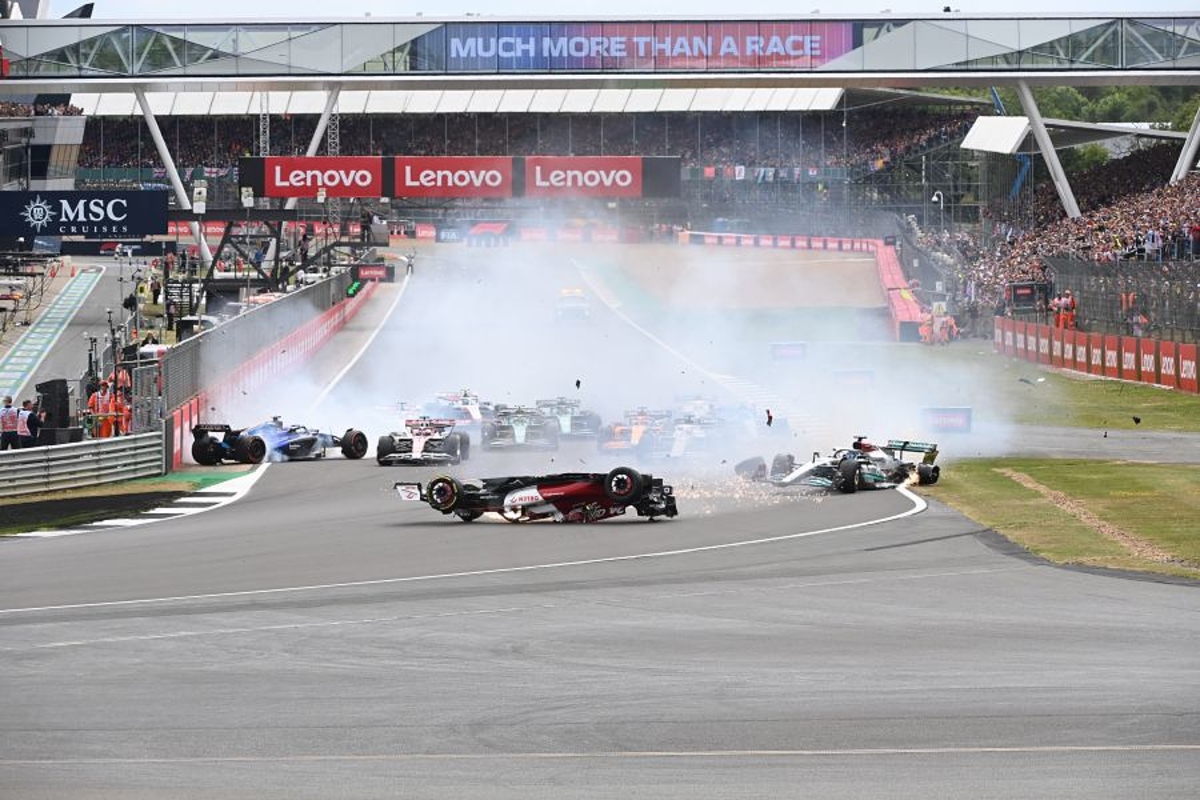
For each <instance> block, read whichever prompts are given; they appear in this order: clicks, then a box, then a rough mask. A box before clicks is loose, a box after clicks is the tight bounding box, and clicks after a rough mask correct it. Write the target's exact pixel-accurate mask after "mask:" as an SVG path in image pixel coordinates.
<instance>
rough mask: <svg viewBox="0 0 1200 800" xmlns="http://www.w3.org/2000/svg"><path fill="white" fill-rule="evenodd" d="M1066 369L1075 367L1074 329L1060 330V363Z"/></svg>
mask: <svg viewBox="0 0 1200 800" xmlns="http://www.w3.org/2000/svg"><path fill="white" fill-rule="evenodd" d="M1057 366H1062V367H1065V368H1066V369H1075V331H1071V330H1065V331H1063V332H1062V364H1061V365H1057Z"/></svg>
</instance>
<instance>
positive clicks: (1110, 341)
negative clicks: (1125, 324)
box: [1104, 335, 1121, 378]
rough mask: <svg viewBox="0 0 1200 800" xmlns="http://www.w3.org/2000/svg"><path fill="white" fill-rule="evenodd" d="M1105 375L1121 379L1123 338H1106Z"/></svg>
mask: <svg viewBox="0 0 1200 800" xmlns="http://www.w3.org/2000/svg"><path fill="white" fill-rule="evenodd" d="M1104 374H1105V375H1107V376H1108V377H1110V378H1119V377H1121V337H1120V336H1109V335H1105V337H1104Z"/></svg>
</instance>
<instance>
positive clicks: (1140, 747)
mask: <svg viewBox="0 0 1200 800" xmlns="http://www.w3.org/2000/svg"><path fill="white" fill-rule="evenodd" d="M1197 751H1200V744H1198V743H1195V742H1184V743H1164V744H1096V745H1087V744H1084V745H1012V746H1009V747H1002V746H995V747H861V748H860V747H849V748H843V749H836V748H829V749H824V750H816V749H814V750H590V751H589V750H582V751H564V752H558V753H552V752H544V751H543V752H531V753H528V752H527V753H363V754H361V755H329V754H322V753H294V754H291V755H278V756H178V757H170V756H164V757H161V758H154V757H138V758H5V759H0V767H15V766H21V767H30V766H46V767H53V766H73V765H88V764H90V765H105V764H113V765H121V764H277V763H287V762H305V763H314V762H316V763H319V762H331V763H338V762H351V763H352V762H367V761H566V760H570V759H596V760H612V761H622V760H635V759H639V760H641V759H660V758H669V759H693V758H709V759H718V758H719V759H739V758H806V759H807V758H856V757H864V756H866V757H872V758H878V757H879V756H973V755H985V756H986V755H1054V754H1061V755H1073V754H1076V753H1079V754H1087V753H1189V752H1197Z"/></svg>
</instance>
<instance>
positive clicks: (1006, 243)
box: [914, 145, 1200, 303]
mask: <svg viewBox="0 0 1200 800" xmlns="http://www.w3.org/2000/svg"><path fill="white" fill-rule="evenodd" d="M1176 158H1178V150H1177V148H1176V147H1173V146H1170V145H1165V146H1159V147H1154V148H1150V149H1147V150H1144V151H1139V152H1138V153H1135V154H1133V155H1130V156H1127V157H1126V158H1123V159H1120V160H1117V161H1114V162H1110V163H1109V164H1106V165H1104V166H1103V167H1100V168H1096V169H1092V170H1088V171H1085V172H1083V173H1080V174H1078V175H1075V176H1072V178H1071V187H1072V190H1073V191H1074V193H1075V197H1076V199H1077V201H1078V202H1079V206H1080V210H1081V211H1082V212H1083V213H1082V216H1080V217H1078V218H1075V219H1071V218H1069V217H1067V216H1066V215H1065V213H1064V212H1063V210H1062V206H1061V203H1060V202H1059V199H1058V195H1057V193H1056V192H1055V190H1054V187H1053V186H1052V185H1048V184H1044V185H1040V186H1039V187H1038V188H1037V190H1036V192H1035V197H1036V200H1035V202H1034V204H1033V205H1034V212H1033V214H1032V215H1026V216H1024V217H1023V218H1022V219H1023V220H1024V221H1023V223H1021V224H1017V223H1016V222H1014V221H1013V220H1014V219H1015V218H1006V217H1004V216H1003V215H1000V216H997V217H993V218H992V219H991V220H990V225H991V231H990V233H991V237H990V238H991V239H992V244H991V245H990V246H986V247H985V246H984V244H983V242H982V240H981V239H980V238H979V237H977V236H973V235H970V234H968V233H965V232H962V231H959V232H956V233H953V234H951V233H950V232H948V231H945V230H943V231H924V232H920V234H919V235H918V243H919V244H920V245H921V246H922V247H923V248H925V249H926V250H927V251H929V252H932V253H934V254H936V257H939V258H941V259H943V264H944V265H945V266H946V267H948V268H951V269H957V271H958V274H957V277H958V279H959V285H960V290H961V291H962V292H963V293H964V295H965V296H969V297H977V298H981V299H982V301H983V302H986V303H995V302H998V301H999V299H1000V297H1001V296H1002V293H1003V289H1004V286H1005V285H1006V284H1008V283H1011V282H1013V281H1023V280H1043V279H1045V278H1046V274H1045V271H1044V259H1047V258H1072V259H1080V260H1085V261H1093V262H1097V263H1113V262H1117V261H1122V260H1128V261H1153V262H1170V261H1180V260H1192V259H1196V258H1200V176H1196V175H1192V176H1189V177H1187V178H1185V179H1184V180H1182V181H1180V182H1178V183H1176V184H1174V185H1168V180H1169V179H1170V174H1171V170H1172V168H1173V167H1174V164H1175V159H1176ZM914 224H915V223H914Z"/></svg>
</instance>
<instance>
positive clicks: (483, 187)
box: [392, 156, 513, 197]
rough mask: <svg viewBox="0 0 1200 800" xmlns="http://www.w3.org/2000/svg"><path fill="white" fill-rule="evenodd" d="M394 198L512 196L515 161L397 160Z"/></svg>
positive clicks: (433, 158) (497, 159)
mask: <svg viewBox="0 0 1200 800" xmlns="http://www.w3.org/2000/svg"><path fill="white" fill-rule="evenodd" d="M392 196H393V197H512V196H513V160H512V159H511V158H507V157H498V156H493V157H469V156H464V157H455V156H439V157H421V158H417V157H407V156H402V157H400V158H397V159H396V185H395V191H394V193H393V194H392Z"/></svg>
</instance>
